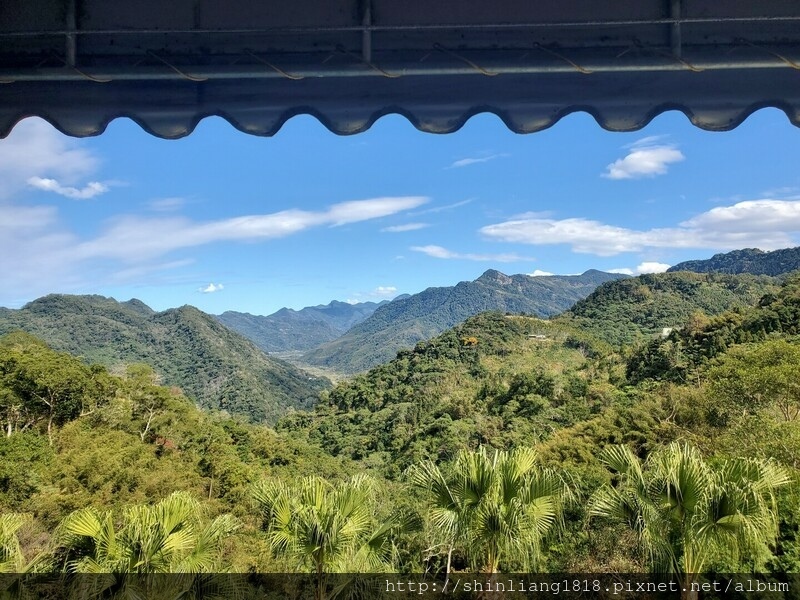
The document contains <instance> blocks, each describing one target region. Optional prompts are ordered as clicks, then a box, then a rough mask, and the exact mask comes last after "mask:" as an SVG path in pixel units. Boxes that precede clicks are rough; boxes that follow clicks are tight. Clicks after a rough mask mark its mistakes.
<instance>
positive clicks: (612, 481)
mask: <svg viewBox="0 0 800 600" xmlns="http://www.w3.org/2000/svg"><path fill="white" fill-rule="evenodd" d="M676 276H677V279H675V277H676ZM685 276H688V279H685V280H684V279H682V277H685ZM706 277H708V278H709V279H708V281H712V282H716V281H718V279H716V278H720V277H722V279H721V280H722V281H725V280H726V279H725V278H726V277H727V278H730V281H731V282H732V281H736V280H739V281H748V280H749V281H758V278H752V277H751V278H747V277H744V278H742V277H738V278H737V277H733V276H718V275H715V276H701V275H692V274H686V273H681V274H666V275H661V276H658V277H655V279H656V280H663V281H666V282H669V284H666V285H667V287H669V286H673V288H672V289H671V293H672V294H673V299H674V298H678V297H680V293H681V290H684V291H686V293H687V297H689V298H692V297H695V296H693V295H692V294H691V293H689V292H691V290H692V289H693V288H692V287H691V286H689V287H688V288H686V287H685V286H686V285H688V284H689V283H696V282H697V280H696V279H695V278H701V281H702V279H703V278H706ZM640 279H642V280H644V281H648V279H647V278H646V277H645V278H640ZM647 285H648V286H651V285H655V284H654V283H653V282H652V281H651V282H650V283H647ZM702 285H706V286H708V283H705V284H702ZM742 285H744V284H742ZM723 287H724V286H723ZM632 289H636V288H632ZM709 289H710V290H715V289H716V288H715V287H714V286H713V285H712V286H709ZM725 289H727V288H725ZM700 297H704V296H702V295H701V296H700ZM87 302H89V303H90V304H91V302H92V300H91V299H90V300H89V301H87ZM94 302H101V300H100V299H94ZM105 302H111V301H107V300H105ZM76 303H78V304H80V303H79V302H78V301H76ZM82 306H83V308H86V306H85V305H82ZM112 306H116V309H117V310H120V311H122V313H124V315H127V316H130V315H132V314H136V315H139V318H147V319H149V318H153V317H155V316H156V315H157V314H159V313H153V314H150V315H149V316H148V315H147V314H146V313H147V311H146V310H144V307H142V306H140V305H134V306H122V305H119V304H112ZM604 306H606V307H608V308H609V309H614V310H616V309H615V308H614V307H616V306H617V305H616V304H615V303H613V302H608V303H606V304H605V305H604ZM132 309H133V310H132ZM74 312H79V311H78V307H77V306H76V308H75V311H74ZM90 312H91V311H90ZM610 314H611V316H614V319H612V318H608V319H604V314H603V313H602V312H601V311H599V310H598V312H597V314H596V316H595V318H596V319H597V320H598V321H599V323H597V324H595V325H593V326H591V327H588V328H585V327H583V326H584V325H587V323H589V321H588V320H587V321H576V320H562V319H556V320H541V319H539V318H536V317H533V316H524V315H507V314H503V313H499V312H491V313H482V314H479V315H477V316H473V317H471V318H469V319H467V320H466V321H465V322H464V323H462V324H460V325H458V326H457V327H455V328H451V329H448V330H446V331H445V332H443V333H442V334H441V335H439V336H437V337H436V338H434V339H431V340H429V341H425V342H420V343H418V344H417V345H416V346H415V347H414V348H413V349H409V350H404V351H402V352H400V353H399V354H398V355H397V357H396V358H395V359H394V360H392V361H390V362H389V363H386V364H383V365H380V366H378V367H375V368H373V369H371V370H370V371H368V372H367V373H365V374H362V375H358V376H356V377H354V378H352V379H351V380H348V381H344V382H342V383H340V384H339V385H337V386H336V387H334V388H333V389H332V390H330V391H326V392H323V393H322V396H321V401H320V402H319V403H318V404H317V405H316V406H315V407H314V410H313V411H302V410H298V411H294V412H291V413H290V414H288V415H286V416H284V417H283V418H282V419H281V420H280V421H279V422H278V425H277V431H274V430H272V429H270V428H268V427H266V426H263V425H256V424H248V423H245V422H243V421H240V420H237V419H235V418H231V417H228V416H226V415H224V414H219V413H213V412H209V411H203V410H200V409H198V408H197V407H196V406H194V405H193V403H191V402H189V401H188V400H187V399H186V398H184V397H183V396H182V395H181V394H180V392H178V391H177V390H175V389H170V388H164V387H160V386H158V385H156V383H155V382H154V379H153V374H152V373H151V372H150V371H149V370H148V368H147V367H144V366H141V365H138V366H136V365H134V366H132V367H130V368H128V369H127V371H126V373H125V375H124V376H122V377H118V376H114V375H111V374H109V373H108V372H107V371H106V369H105V368H103V367H100V366H97V365H87V364H86V363H85V362H84V361H82V360H80V359H78V358H77V357H73V356H70V355H68V354H64V353H60V352H55V351H54V350H52V349H50V348H48V347H47V346H46V345H45V344H44V343H42V342H40V341H38V340H36V339H33V338H31V336H29V335H27V334H24V333H19V332H18V333H14V334H9V335H7V336H5V337H3V338H0V428H2V431H3V435H0V520H2V522H0V525H2V532H1V533H2V535H3V540H2V542H3V546H2V547H3V553H2V555H0V569H2V570H3V571H4V572H7V573H14V572H21V571H25V570H34V569H35V570H36V571H49V572H52V573H56V574H57V576H58V577H61V579H59V581H58V584H59V585H60V586H62V587H60V588H58V589H69V588H70V586H73V585H74V586H75V587H74V588H73V589H71V591H74V592H76V593H77V592H80V591H83V592H85V591H86V588H85V587H84V588H83V589H82V590H81V589H79V586H80V585H81V583H82V582H83V583H85V582H86V579H81V578H80V577H79V576H76V575H75V574H76V573H81V572H87V571H92V572H97V571H98V570H100V569H102V570H103V572H107V573H110V574H112V575H114V577H110V578H108V581H109V582H110V583H109V585H112V586H113V587H111V588H109V589H108V590H103V592H104V594H103V595H104V596H108V597H123V596H125V592H126V586H129V587H130V589H128V590H127V591H128V592H131V593H134V592H135V593H137V594H139V595H140V596H141V590H140V589H137V587H136V586H137V584H142V585H145V584H147V585H155V586H156V589H154V590H153V593H150V594H146V596H147V597H162V596H165V595H166V593H165V592H166V591H167V590H164V589H159V588H158V585H166V584H169V583H170V582H175V581H176V580H177V579H176V578H171V579H170V578H166V579H161V580H158V579H157V578H148V579H141V578H140V579H137V578H136V577H134V576H128V574H129V573H131V572H137V573H149V572H154V571H161V572H165V571H180V572H183V573H187V572H188V573H187V579H181V582H184V583H186V584H192V585H201V586H203V587H202V588H193V589H202V590H203V591H204V593H205V592H208V591H209V590H210V589H211V587H210V586H214V585H217V584H219V583H220V581H221V582H222V583H225V582H226V581H227V583H228V584H230V583H231V580H230V579H228V580H225V579H224V578H223V579H222V580H219V579H216V578H215V577H214V576H213V575H211V574H213V573H224V572H225V571H228V570H230V571H235V572H240V573H248V576H247V582H245V581H244V579H241V580H238V581H240V582H241V583H242V584H244V583H251V582H252V583H253V584H254V585H255V586H258V582H259V580H258V575H257V574H259V573H263V572H265V571H270V572H274V573H287V572H300V573H306V574H308V573H313V574H314V575H313V576H312V577H311V578H310V579H309V580H308V581H311V586H312V589H309V588H305V589H304V590H303V594H300V593H297V592H298V590H297V589H296V587H295V586H296V585H299V584H298V581H300V579H299V578H298V579H292V580H288V579H287V578H285V577H282V579H280V580H279V581H277V583H276V584H275V585H277V586H278V587H275V586H273V587H262V588H261V589H260V590H259V589H255V590H252V591H253V597H255V596H256V595H258V594H259V593H261V592H264V591H265V590H267V592H268V593H267V596H265V597H269V598H273V597H274V598H279V597H285V596H286V595H289V593H291V595H292V597H317V598H322V597H331V596H332V595H333V593H334V592H342V591H343V589H342V588H339V587H338V586H339V585H340V584H342V585H345V584H347V583H348V581H350V580H349V579H348V580H344V579H336V578H335V577H334V576H333V575H330V574H332V573H359V572H364V571H369V572H374V571H375V570H376V569H377V570H379V571H380V572H383V573H391V572H399V573H403V574H404V575H403V577H404V580H408V581H420V579H421V578H422V575H420V574H421V573H424V574H425V577H426V578H429V577H437V578H438V579H437V580H438V581H440V582H441V581H442V580H443V579H444V578H445V577H446V576H447V575H448V574H449V576H450V581H454V577H455V575H456V574H455V571H459V572H461V573H464V572H470V571H471V572H473V573H476V574H477V573H481V574H485V573H489V572H496V573H519V572H535V573H547V572H549V573H586V574H590V573H592V574H595V575H594V577H606V578H607V579H606V581H609V580H613V581H620V580H621V579H622V578H623V577H627V578H630V577H631V576H630V575H620V574H630V573H644V575H643V577H645V580H646V578H647V576H646V574H647V573H660V574H663V573H664V572H665V565H664V563H663V562H662V561H661V559H662V558H663V557H664V556H666V557H667V558H668V560H669V561H670V563H669V565H667V566H669V567H670V568H671V569H672V570H673V571H672V575H670V577H672V578H673V579H678V580H679V581H681V582H684V583H685V582H687V581H695V579H694V577H696V576H698V575H697V574H698V573H700V574H702V575H703V576H708V577H722V575H720V574H723V573H740V574H755V575H756V576H755V577H751V576H750V575H742V577H745V578H750V579H753V580H755V579H757V580H758V581H762V582H763V581H770V582H774V581H780V582H784V581H786V580H787V573H796V572H798V571H800V533H799V532H800V517H798V515H800V487H799V486H798V481H800V385H798V382H797V377H796V373H797V372H798V370H800V344H799V343H798V335H799V334H800V329H798V327H800V325H798V324H799V323H800V280H798V279H797V278H796V277H794V278H791V277H790V278H784V280H783V281H782V282H781V284H780V286H775V287H774V291H772V292H770V293H767V294H765V295H764V296H763V297H761V298H760V299H758V300H757V301H756V302H754V303H753V304H752V305H750V306H738V307H735V308H734V309H731V310H727V311H725V312H723V313H722V314H720V315H717V316H710V315H705V314H702V313H701V312H699V311H696V312H694V313H693V314H692V315H691V316H690V318H689V319H688V320H687V321H686V322H684V323H681V324H677V326H676V328H675V330H674V331H673V332H672V333H671V334H670V335H669V336H668V337H666V338H664V339H661V338H658V339H653V340H652V342H651V343H649V344H646V343H639V344H637V345H636V346H628V347H623V348H621V349H617V348H615V347H614V346H611V345H609V344H607V343H604V342H602V341H597V339H596V336H597V335H603V336H604V337H613V336H614V335H616V334H615V333H614V332H615V331H616V330H617V328H618V327H619V325H620V324H619V322H618V321H616V320H615V319H616V313H614V312H613V311H612V313H610ZM131 318H132V319H133V317H131ZM206 318H207V316H206ZM134 322H136V321H135V320H134ZM628 326H630V327H634V328H635V327H637V326H636V324H635V323H629V325H628ZM604 328H608V331H609V332H610V333H606V332H605V330H604ZM676 473H677V474H679V475H680V474H686V473H690V474H691V477H682V476H680V477H676ZM664 489H669V490H671V493H672V492H674V494H673V495H672V496H671V497H672V498H673V499H674V502H671V503H668V504H665V503H664V502H663V490H664ZM167 509H169V510H167ZM488 517H490V518H488ZM642 531H645V532H646V534H647V535H646V536H643V535H641V533H642ZM329 542H330V543H329ZM333 542H335V544H334V543H333ZM321 543H326V544H328V545H326V546H325V547H326V548H328V549H329V551H326V552H324V553H321V552H318V549H319V548H320V544H321ZM745 549H747V551H745ZM191 573H200V575H199V576H198V578H197V579H194V580H193V579H192V575H191ZM604 574H606V575H604ZM480 576H482V575H480ZM382 577H383V579H382V581H381V585H382V586H385V585H386V584H385V576H382ZM470 577H472V575H470ZM559 577H560V576H559ZM426 580H430V579H426ZM701 580H702V579H701ZM5 581H10V583H9V584H7V585H10V584H13V583H15V582H14V579H13V578H12V579H10V580H5ZM103 581H105V580H103ZM159 581H161V582H162V583H161V584H159V583H158V582H159ZM165 581H166V582H167V583H166V584H165V583H163V582H165ZM359 581H363V580H359ZM789 581H792V580H791V579H790V580H789ZM24 583H25V585H26V586H28V587H26V591H31V590H32V589H33V588H31V587H30V585H32V583H34V582H33V581H32V580H30V579H26V580H25V581H24ZM64 586H67V588H65V587H64ZM281 586H289V587H288V588H286V589H284V587H281ZM328 586H329V587H328ZM334 588H335V589H334ZM53 589H54V588H52V587H51V588H46V589H44V590H43V593H42V594H41V595H42V596H45V595H46V593H44V592H47V591H48V590H49V591H50V593H52V590H53ZM239 589H240V588H237V590H239ZM364 589H365V588H357V587H356V588H351V589H349V590H345V591H347V592H350V591H352V592H353V595H354V596H355V595H357V593H358V592H363V591H364ZM382 589H385V588H382ZM731 589H735V588H731ZM562 590H563V588H562ZM106 591H107V592H108V594H105V592H106ZM183 591H184V592H185V591H186V590H183ZM155 592H160V593H155ZM270 592H272V595H271V596H270V595H269V593H270ZM312 592H313V593H312ZM326 592H328V593H329V594H330V595H328V594H326ZM131 593H129V594H128V596H130V595H131ZM550 593H552V590H550ZM34 595H35V594H34ZM178 595H181V594H175V593H170V597H177V596H178ZM183 595H185V594H183ZM218 595H220V596H222V597H229V596H230V594H228V595H226V594H224V593H220V594H218ZM261 595H262V596H263V595H264V594H263V593H261Z"/></svg>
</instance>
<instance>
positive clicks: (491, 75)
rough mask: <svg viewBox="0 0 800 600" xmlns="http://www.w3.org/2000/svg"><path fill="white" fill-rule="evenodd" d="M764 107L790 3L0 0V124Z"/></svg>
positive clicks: (795, 8) (163, 131)
mask: <svg viewBox="0 0 800 600" xmlns="http://www.w3.org/2000/svg"><path fill="white" fill-rule="evenodd" d="M766 106H774V107H777V108H779V109H781V110H783V111H784V112H785V113H786V114H787V116H788V118H789V120H790V121H791V122H792V123H793V124H795V125H798V126H800V4H799V3H798V2H796V1H795V0H760V1H759V2H753V1H752V0H731V1H729V2H718V1H712V0H617V1H615V2H596V1H595V0H580V1H572V2H565V1H564V0H538V1H536V2H528V1H526V2H523V1H511V0H504V1H501V0H496V1H494V2H486V1H485V0H459V1H458V2H451V1H442V2H430V0H404V1H403V2H397V1H396V0H293V1H292V2H252V1H248V0H224V1H223V0H168V1H167V2H163V1H162V0H139V1H137V2H123V1H121V0H5V1H4V2H2V3H0V136H5V135H7V134H8V133H9V131H10V130H11V129H12V128H13V126H14V125H15V124H16V123H17V122H18V121H19V120H20V119H22V118H25V117H28V116H39V117H42V118H44V119H46V120H48V121H50V122H51V123H52V124H53V125H54V126H55V127H57V128H58V129H60V130H61V131H63V132H64V133H67V134H69V135H73V136H89V135H96V134H99V133H101V132H102V131H103V130H104V129H105V127H106V126H107V125H108V123H109V122H110V121H111V120H113V119H115V118H117V117H129V118H131V119H133V120H135V121H136V122H138V123H139V124H140V125H141V126H142V127H143V128H145V129H146V130H147V131H149V132H150V133H152V134H154V135H157V136H159V137H165V138H177V137H181V136H185V135H188V134H189V133H191V131H192V130H193V129H194V127H195V126H196V125H197V123H198V122H199V121H200V120H201V119H202V118H204V117H206V116H210V115H218V116H221V117H224V118H225V119H227V120H228V121H230V122H231V123H232V124H233V125H234V126H235V127H237V128H238V129H241V130H242V131H244V132H247V133H252V134H256V135H272V134H274V133H275V132H276V131H278V130H279V129H280V127H281V126H282V125H283V123H284V122H285V121H286V120H287V119H289V118H291V117H292V116H294V115H297V114H302V113H307V114H312V115H314V116H316V117H317V118H318V119H319V120H320V121H321V122H322V123H324V124H325V126H327V127H328V128H329V129H331V130H332V131H334V132H336V133H339V134H351V133H357V132H359V131H363V130H365V129H367V128H369V127H370V125H371V124H372V123H373V122H374V121H375V120H376V119H378V118H379V117H381V116H382V115H385V114H389V113H400V114H402V115H405V116H406V117H407V118H408V119H409V120H410V121H411V122H412V123H413V124H414V126H416V127H417V128H419V129H421V130H423V131H429V132H435V133H447V132H451V131H454V130H456V129H458V128H459V127H461V126H462V125H463V124H464V122H465V121H466V120H467V119H469V118H470V117H471V116H472V115H474V114H476V113H480V112H492V113H495V114H497V115H498V116H499V117H500V118H501V119H502V120H503V121H504V122H505V123H506V124H507V125H508V127H509V128H510V129H512V130H513V131H516V132H521V133H522V132H525V133H527V132H533V131H538V130H541V129H544V128H547V127H549V126H551V125H553V124H554V123H555V122H556V121H558V120H559V119H560V118H561V117H563V116H564V115H566V114H569V113H571V112H575V111H585V112H588V113H590V114H592V115H593V116H594V117H595V119H596V120H597V121H598V123H599V124H600V125H601V126H602V127H604V128H606V129H610V130H614V131H630V130H636V129H639V128H641V127H644V126H645V125H646V124H647V123H648V122H649V121H650V120H651V119H652V118H653V117H654V116H656V115H658V114H659V113H661V112H663V111H665V110H673V109H674V110H680V111H682V112H684V113H685V114H686V115H687V116H688V117H689V118H690V119H691V121H692V122H693V123H694V124H695V125H697V126H698V127H702V128H704V129H709V130H728V129H732V128H734V127H736V126H737V125H738V124H739V123H741V122H742V121H743V120H744V119H745V118H746V117H747V116H748V115H749V114H750V113H752V112H753V111H755V110H758V109H760V108H763V107H766Z"/></svg>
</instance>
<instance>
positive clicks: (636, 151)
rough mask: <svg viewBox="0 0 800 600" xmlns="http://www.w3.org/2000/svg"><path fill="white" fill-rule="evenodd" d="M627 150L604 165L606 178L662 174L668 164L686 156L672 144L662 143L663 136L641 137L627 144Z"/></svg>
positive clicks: (635, 177) (636, 177)
mask: <svg viewBox="0 0 800 600" xmlns="http://www.w3.org/2000/svg"><path fill="white" fill-rule="evenodd" d="M627 148H628V149H629V152H628V154H627V155H626V156H624V157H623V158H620V159H617V160H615V161H614V162H613V163H611V164H610V165H608V166H607V167H606V172H605V173H603V177H606V178H607V179H641V178H643V177H655V176H656V175H664V174H665V173H666V172H667V170H668V168H669V165H671V164H672V163H677V162H681V161H682V160H684V159H685V158H686V157H685V156H684V155H683V153H682V152H681V151H680V150H678V149H677V148H676V147H675V146H674V145H672V144H665V143H663V136H650V137H646V138H642V139H641V140H639V141H637V142H634V143H633V144H631V145H629V146H627Z"/></svg>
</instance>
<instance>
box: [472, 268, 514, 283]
mask: <svg viewBox="0 0 800 600" xmlns="http://www.w3.org/2000/svg"><path fill="white" fill-rule="evenodd" d="M475 281H482V282H486V283H498V284H500V285H508V284H510V283H512V282H513V281H514V280H513V279H512V278H511V277H509V276H508V275H506V274H505V273H501V272H500V271H497V270H496V269H489V270H487V271H486V272H485V273H484V274H483V275H481V276H480V277H478V279H476V280H475Z"/></svg>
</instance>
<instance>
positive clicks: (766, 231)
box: [480, 200, 800, 256]
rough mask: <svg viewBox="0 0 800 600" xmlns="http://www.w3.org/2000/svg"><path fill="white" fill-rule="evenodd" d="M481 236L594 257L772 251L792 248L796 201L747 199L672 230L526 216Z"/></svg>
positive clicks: (799, 220) (797, 227) (798, 222)
mask: <svg viewBox="0 0 800 600" xmlns="http://www.w3.org/2000/svg"><path fill="white" fill-rule="evenodd" d="M480 232H481V233H482V234H483V235H485V236H487V237H489V238H491V239H494V240H498V241H504V242H516V243H522V244H532V245H551V244H569V245H570V246H572V250H573V251H575V252H580V253H586V254H596V255H598V256H613V255H615V254H620V253H622V252H639V251H642V250H644V249H646V248H712V249H719V250H733V249H736V248H745V247H758V248H761V249H763V250H774V249H776V248H785V247H787V246H792V245H793V244H794V241H793V238H792V235H791V234H793V233H798V232H800V201H789V200H748V201H745V202H738V203H736V204H734V205H732V206H720V207H715V208H713V209H711V210H709V211H707V212H704V213H701V214H699V215H697V216H696V217H693V218H691V219H689V220H687V221H684V222H682V223H680V224H679V225H678V226H677V227H668V228H655V229H648V230H644V231H640V230H635V229H628V228H625V227H618V226H615V225H609V224H606V223H601V222H599V221H593V220H590V219H582V218H571V219H561V220H557V219H541V218H526V219H514V220H510V221H505V222H502V223H497V224H494V225H487V226H485V227H483V228H481V230H480Z"/></svg>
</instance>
